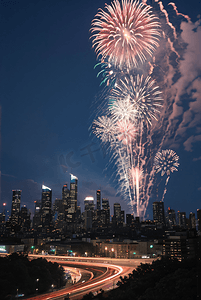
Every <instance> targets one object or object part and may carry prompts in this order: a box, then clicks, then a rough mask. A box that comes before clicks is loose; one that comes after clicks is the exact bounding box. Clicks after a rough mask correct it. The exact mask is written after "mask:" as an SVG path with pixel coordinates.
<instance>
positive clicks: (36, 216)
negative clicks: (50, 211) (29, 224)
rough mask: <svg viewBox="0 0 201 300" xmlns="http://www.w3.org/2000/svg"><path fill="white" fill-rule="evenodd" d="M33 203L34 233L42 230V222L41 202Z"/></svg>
mask: <svg viewBox="0 0 201 300" xmlns="http://www.w3.org/2000/svg"><path fill="white" fill-rule="evenodd" d="M34 203H35V210H34V216H33V228H34V229H35V230H36V231H40V229H41V228H42V220H41V216H42V211H41V207H42V202H41V200H36V201H34Z"/></svg>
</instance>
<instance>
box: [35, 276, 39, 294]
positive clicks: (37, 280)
mask: <svg viewBox="0 0 201 300" xmlns="http://www.w3.org/2000/svg"><path fill="white" fill-rule="evenodd" d="M38 282H39V278H37V279H36V293H38Z"/></svg>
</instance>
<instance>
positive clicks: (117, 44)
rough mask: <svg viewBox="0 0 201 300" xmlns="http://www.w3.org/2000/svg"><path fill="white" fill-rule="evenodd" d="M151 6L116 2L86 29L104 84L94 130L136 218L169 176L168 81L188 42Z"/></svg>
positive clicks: (157, 4) (171, 92) (171, 95)
mask: <svg viewBox="0 0 201 300" xmlns="http://www.w3.org/2000/svg"><path fill="white" fill-rule="evenodd" d="M152 5H153V7H152V8H151V7H150V6H149V5H147V4H146V1H143V3H140V2H139V1H133V0H121V2H119V1H117V0H115V1H113V2H112V4H111V5H107V4H106V7H105V10H100V11H99V12H98V14H97V15H96V16H95V18H94V20H93V21H92V28H91V32H92V46H93V48H94V49H95V51H96V53H97V56H98V58H99V59H100V60H99V62H98V64H97V65H96V67H99V68H101V70H100V72H99V73H98V75H97V76H98V77H99V76H101V80H102V81H101V85H105V86H106V87H107V91H106V92H105V93H104V107H103V105H102V107H101V109H100V108H99V111H100V112H101V114H100V115H101V117H99V116H96V117H95V120H94V121H93V125H92V129H93V133H94V134H95V135H96V136H97V137H98V138H99V139H100V140H101V142H102V143H104V144H106V145H107V146H108V149H109V150H110V155H111V159H110V163H111V164H113V165H114V166H115V167H116V179H117V181H118V192H120V193H121V194H122V195H123V196H124V198H125V199H127V200H128V202H129V205H130V206H131V209H132V212H133V213H134V215H135V216H140V217H144V216H145V213H146V209H147V207H148V204H149V200H150V197H151V196H152V188H153V185H154V183H155V181H156V180H157V176H155V175H156V174H157V173H159V172H160V173H161V175H162V174H163V175H165V174H166V175H167V179H166V184H165V190H164V194H163V198H164V195H165V193H166V191H167V183H168V181H169V178H170V174H171V173H172V172H173V171H176V170H177V168H178V166H179V163H178V156H177V155H176V153H175V152H174V151H173V150H161V149H162V148H164V145H165V144H167V142H168V139H170V137H172V136H174V132H175V128H174V126H173V125H174V124H175V123H173V122H171V114H172V113H173V111H174V109H175V104H174V103H175V100H174V99H175V94H176V90H175V88H174V84H173V83H174V80H175V81H176V80H177V79H176V77H177V75H178V69H179V66H180V63H181V61H182V58H183V53H184V52H185V47H186V45H185V43H184V42H182V39H181V31H180V29H179V27H178V26H175V25H174V24H173V23H172V22H171V21H170V20H172V19H174V18H170V17H169V14H170V12H168V11H167V10H166V9H165V8H164V6H163V4H162V2H161V1H158V0H153V1H152ZM169 8H170V9H171V8H172V11H171V13H172V14H174V17H175V19H176V17H177V16H179V17H180V22H182V21H185V22H190V19H189V17H188V16H185V15H183V14H180V13H178V10H177V8H176V6H175V5H174V4H173V3H171V4H170V6H169ZM181 18H183V19H182V20H181ZM140 21H141V23H140ZM151 44H152V46H151ZM153 55H155V56H153ZM178 78H179V76H178ZM161 88H162V90H163V93H161V91H160V90H161ZM102 99H103V98H102ZM163 175H162V177H163Z"/></svg>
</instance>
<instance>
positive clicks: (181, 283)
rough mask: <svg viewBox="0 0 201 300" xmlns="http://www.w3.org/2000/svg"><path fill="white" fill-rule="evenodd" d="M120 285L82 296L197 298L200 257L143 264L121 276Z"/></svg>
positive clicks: (200, 296) (137, 299)
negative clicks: (111, 289) (107, 290)
mask: <svg viewBox="0 0 201 300" xmlns="http://www.w3.org/2000/svg"><path fill="white" fill-rule="evenodd" d="M118 286H119V287H118V288H117V289H115V290H113V291H110V292H107V293H105V292H104V293H103V292H101V293H99V294H98V295H97V296H96V297H95V296H94V295H93V294H92V293H90V294H88V295H86V296H84V297H83V299H85V300H87V299H88V300H89V299H102V298H103V299H104V298H105V297H107V299H110V300H125V299H126V300H170V299H171V300H179V299H182V300H194V299H201V260H196V259H192V260H190V259H188V260H183V261H181V262H180V261H178V260H177V259H175V260H172V259H169V258H164V257H162V258H161V260H156V261H154V262H152V264H141V265H140V266H139V267H138V268H137V269H136V270H133V272H132V273H131V274H129V276H127V277H124V278H122V277H120V281H119V282H118Z"/></svg>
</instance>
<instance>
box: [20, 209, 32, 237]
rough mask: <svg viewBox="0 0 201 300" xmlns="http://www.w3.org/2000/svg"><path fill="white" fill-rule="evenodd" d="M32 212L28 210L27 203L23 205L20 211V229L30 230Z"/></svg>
mask: <svg viewBox="0 0 201 300" xmlns="http://www.w3.org/2000/svg"><path fill="white" fill-rule="evenodd" d="M30 216H31V214H30V212H29V211H28V209H27V207H26V205H24V206H23V207H21V211H20V227H21V228H20V229H21V231H22V232H28V231H30V226H31V220H30Z"/></svg>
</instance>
